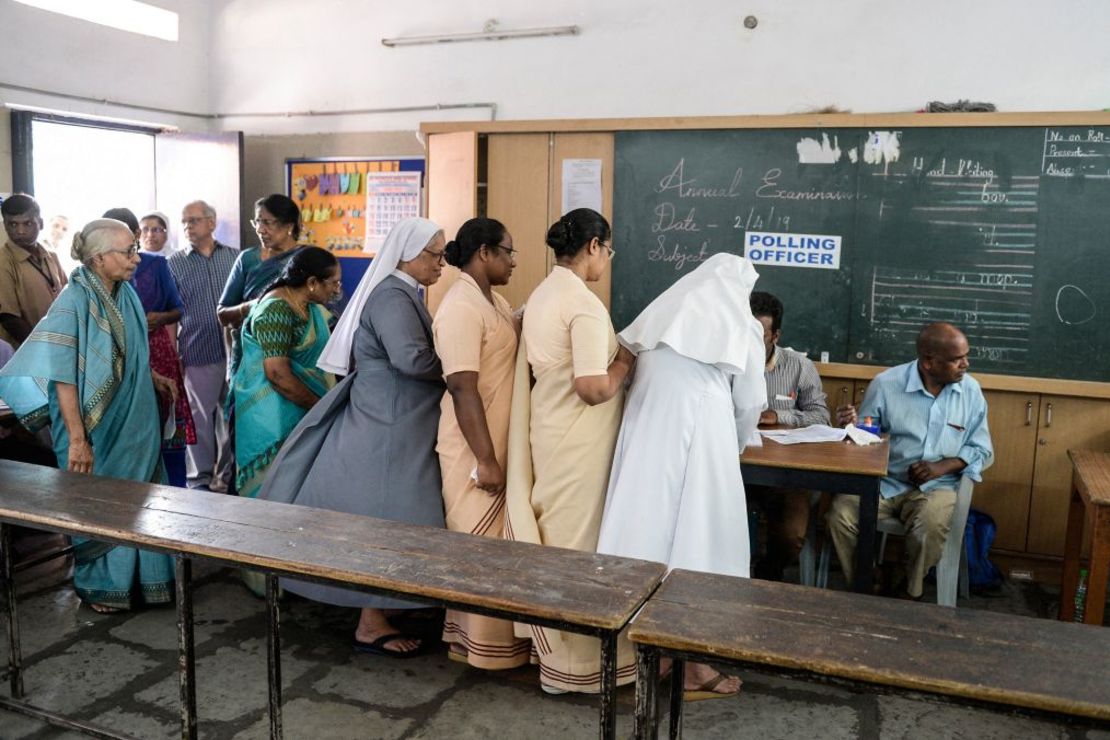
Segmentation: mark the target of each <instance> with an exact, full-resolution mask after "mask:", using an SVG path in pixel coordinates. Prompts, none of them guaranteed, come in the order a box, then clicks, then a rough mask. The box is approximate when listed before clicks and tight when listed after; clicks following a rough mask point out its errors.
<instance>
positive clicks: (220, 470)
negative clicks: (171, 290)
mask: <svg viewBox="0 0 1110 740" xmlns="http://www.w3.org/2000/svg"><path fill="white" fill-rule="evenodd" d="M181 225H182V227H183V228H184V230H185V236H186V238H187V240H188V242H189V245H188V246H187V247H185V248H184V249H182V250H181V251H179V252H177V253H176V254H174V255H172V256H170V257H169V259H167V260H166V261H167V262H168V263H169V266H170V272H171V273H172V274H173V277H174V280H175V281H176V282H177V290H178V292H179V293H180V294H181V302H182V303H183V304H184V306H185V309H184V310H183V311H182V312H181V323H180V324H179V325H178V331H177V344H178V352H179V353H180V354H181V364H182V365H183V366H184V370H185V392H186V393H187V394H188V395H189V407H190V408H191V409H192V412H193V422H194V423H195V424H196V428H197V443H196V444H195V445H189V446H188V447H187V448H186V451H187V452H186V482H187V485H188V486H189V488H202V487H207V488H208V489H209V490H212V491H218V492H224V491H227V490H228V485H229V483H230V481H231V473H232V469H233V464H234V462H235V455H234V452H233V450H232V449H231V442H230V440H229V438H228V431H227V424H226V420H225V419H224V414H223V405H224V399H225V398H226V397H227V349H226V345H225V344H224V331H223V327H221V326H220V322H219V320H218V319H217V318H216V304H217V303H219V302H220V295H221V294H222V293H223V290H224V284H225V283H227V276H228V275H229V274H231V267H232V265H234V264H235V258H236V257H238V256H239V250H237V249H233V248H232V247H229V246H227V245H226V244H220V243H219V242H218V241H216V240H215V238H213V236H212V235H213V233H214V232H215V230H216V211H215V209H214V208H212V206H210V205H208V204H207V203H205V202H204V201H202V200H198V201H196V202H193V203H190V204H189V205H187V206H185V209H184V210H183V211H182V213H181Z"/></svg>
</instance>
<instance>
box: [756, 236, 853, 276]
mask: <svg viewBox="0 0 1110 740" xmlns="http://www.w3.org/2000/svg"><path fill="white" fill-rule="evenodd" d="M744 256H745V257H747V258H748V259H750V260H751V261H752V262H753V263H755V264H757V265H773V266H775V267H810V268H817V269H820V270H839V269H840V237H839V236H823V235H821V234H776V233H772V232H768V231H749V232H748V233H747V234H745V235H744Z"/></svg>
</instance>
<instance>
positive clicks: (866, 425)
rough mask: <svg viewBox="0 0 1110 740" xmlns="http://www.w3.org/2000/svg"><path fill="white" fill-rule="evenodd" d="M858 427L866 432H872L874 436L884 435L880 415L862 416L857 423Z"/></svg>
mask: <svg viewBox="0 0 1110 740" xmlns="http://www.w3.org/2000/svg"><path fill="white" fill-rule="evenodd" d="M856 426H857V427H859V428H860V429H862V430H864V431H865V432H871V433H872V434H874V435H879V434H880V433H882V425H881V424H880V423H879V415H878V414H875V415H874V416H860V417H858V419H857V421H856Z"/></svg>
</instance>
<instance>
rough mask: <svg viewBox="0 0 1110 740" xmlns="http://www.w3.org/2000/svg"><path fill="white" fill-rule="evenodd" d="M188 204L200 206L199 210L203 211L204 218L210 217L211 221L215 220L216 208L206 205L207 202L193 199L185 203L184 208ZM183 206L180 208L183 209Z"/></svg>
mask: <svg viewBox="0 0 1110 740" xmlns="http://www.w3.org/2000/svg"><path fill="white" fill-rule="evenodd" d="M189 206H200V210H201V211H202V212H203V213H204V217H205V218H210V219H212V220H213V221H215V220H216V209H215V208H213V207H212V206H210V205H208V203H207V202H205V201H203V200H194V201H193V202H191V203H186V204H185V208H188V207H189ZM185 208H182V209H181V210H185Z"/></svg>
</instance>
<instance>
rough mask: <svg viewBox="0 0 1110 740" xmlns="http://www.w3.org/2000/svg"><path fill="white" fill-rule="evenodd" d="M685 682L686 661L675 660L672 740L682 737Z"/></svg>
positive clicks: (673, 665)
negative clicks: (683, 688)
mask: <svg viewBox="0 0 1110 740" xmlns="http://www.w3.org/2000/svg"><path fill="white" fill-rule="evenodd" d="M685 680H686V661H685V660H684V659H682V658H674V659H673V660H672V661H671V718H670V733H669V735H668V736H669V737H670V738H671V740H678V739H679V738H681V737H682V684H683V683H685Z"/></svg>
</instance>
